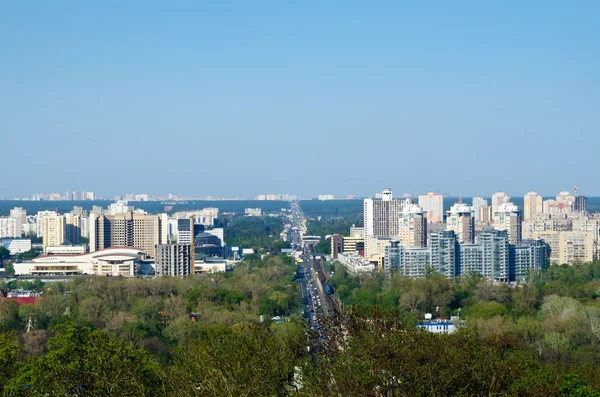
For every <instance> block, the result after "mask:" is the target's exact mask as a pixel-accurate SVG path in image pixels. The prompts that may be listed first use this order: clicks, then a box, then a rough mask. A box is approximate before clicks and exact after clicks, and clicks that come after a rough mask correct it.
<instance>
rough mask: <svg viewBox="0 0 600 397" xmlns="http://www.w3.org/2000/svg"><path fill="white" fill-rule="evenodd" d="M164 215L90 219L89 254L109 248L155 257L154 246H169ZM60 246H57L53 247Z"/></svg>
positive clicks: (123, 214) (129, 213)
mask: <svg viewBox="0 0 600 397" xmlns="http://www.w3.org/2000/svg"><path fill="white" fill-rule="evenodd" d="M167 225H168V218H167V214H158V215H147V214H143V213H138V212H131V211H129V212H125V213H118V214H114V215H96V214H91V215H90V251H91V252H94V251H98V250H102V249H105V248H111V247H136V248H139V249H141V250H142V251H144V252H146V253H147V254H148V255H149V256H151V255H154V247H155V246H156V245H161V244H166V243H167V242H168V227H167ZM56 245H60V244H56Z"/></svg>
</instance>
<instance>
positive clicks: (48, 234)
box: [43, 212, 65, 252]
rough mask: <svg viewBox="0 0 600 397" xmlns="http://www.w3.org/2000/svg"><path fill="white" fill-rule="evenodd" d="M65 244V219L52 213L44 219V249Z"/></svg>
mask: <svg viewBox="0 0 600 397" xmlns="http://www.w3.org/2000/svg"><path fill="white" fill-rule="evenodd" d="M64 242H65V218H64V216H62V215H59V214H57V213H56V212H52V213H50V214H48V215H47V216H45V217H44V239H43V247H44V252H46V247H57V246H59V245H62V244H63V243H64Z"/></svg>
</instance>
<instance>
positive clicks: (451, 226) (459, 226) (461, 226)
mask: <svg viewBox="0 0 600 397" xmlns="http://www.w3.org/2000/svg"><path fill="white" fill-rule="evenodd" d="M446 225H447V226H446V230H452V231H453V232H454V234H456V237H457V238H458V241H459V242H460V243H472V242H474V241H475V217H474V215H473V209H472V208H471V207H469V206H468V205H467V204H464V203H461V202H459V203H456V204H454V205H453V206H452V207H450V211H447V212H446Z"/></svg>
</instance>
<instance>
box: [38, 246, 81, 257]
mask: <svg viewBox="0 0 600 397" xmlns="http://www.w3.org/2000/svg"><path fill="white" fill-rule="evenodd" d="M81 254H85V247H84V246H83V245H59V246H58V247H51V246H49V247H46V255H81Z"/></svg>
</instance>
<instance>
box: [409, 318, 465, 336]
mask: <svg viewBox="0 0 600 397" xmlns="http://www.w3.org/2000/svg"><path fill="white" fill-rule="evenodd" d="M417 327H418V328H421V329H424V330H425V331H427V332H431V333H433V334H453V333H455V332H456V325H455V324H454V321H452V320H442V319H438V320H426V321H424V322H422V323H420V324H419V325H417Z"/></svg>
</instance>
